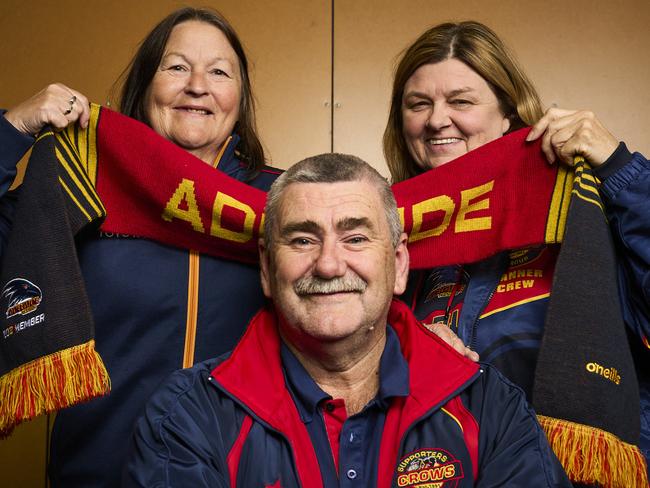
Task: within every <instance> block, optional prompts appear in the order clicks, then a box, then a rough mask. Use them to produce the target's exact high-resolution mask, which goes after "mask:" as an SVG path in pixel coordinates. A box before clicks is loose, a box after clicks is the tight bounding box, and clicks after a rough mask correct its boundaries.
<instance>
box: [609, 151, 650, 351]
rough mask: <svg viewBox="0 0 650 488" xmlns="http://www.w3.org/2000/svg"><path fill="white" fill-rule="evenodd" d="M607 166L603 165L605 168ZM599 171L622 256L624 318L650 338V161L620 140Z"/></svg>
mask: <svg viewBox="0 0 650 488" xmlns="http://www.w3.org/2000/svg"><path fill="white" fill-rule="evenodd" d="M603 166H604V167H603ZM603 166H601V167H600V168H598V169H597V171H596V174H597V176H598V177H599V178H600V179H601V180H602V184H601V187H600V188H601V193H602V196H603V201H604V203H605V207H606V213H607V218H608V219H609V222H610V228H611V229H612V234H613V237H614V241H615V245H616V249H617V253H618V255H619V293H620V295H621V303H622V305H623V318H624V320H625V323H626V324H627V325H628V327H630V329H631V330H632V331H633V332H634V333H635V334H636V335H637V336H638V337H640V338H641V339H642V340H644V342H646V345H647V340H648V339H650V205H649V204H648V197H650V162H649V161H648V160H647V159H646V158H645V157H643V156H642V155H641V154H639V153H634V154H631V153H630V152H629V151H628V150H627V148H626V147H625V144H623V143H621V144H620V145H619V147H618V149H617V150H616V151H615V152H614V154H613V155H612V156H611V157H610V159H609V160H608V161H607V162H606V163H605V164H604V165H603Z"/></svg>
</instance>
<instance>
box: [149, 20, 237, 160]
mask: <svg viewBox="0 0 650 488" xmlns="http://www.w3.org/2000/svg"><path fill="white" fill-rule="evenodd" d="M240 94H241V75H240V73H239V63H238V62H237V55H236V54H235V51H234V50H233V48H232V47H231V45H230V43H229V42H228V40H227V39H226V36H224V34H223V32H221V31H220V30H218V29H215V28H214V27H213V26H211V25H210V24H206V23H204V22H199V21H188V22H183V23H182V24H178V25H177V26H176V27H174V29H173V30H172V32H171V35H170V36H169V40H168V41H167V45H166V46H165V52H164V54H163V57H162V60H161V61H160V66H159V67H158V70H157V71H156V74H155V75H154V77H153V79H152V80H151V85H150V86H149V90H148V91H147V94H146V102H145V107H146V108H145V110H146V116H147V120H148V122H149V125H151V127H152V128H153V130H155V131H156V132H158V134H160V135H161V136H163V137H165V138H167V139H169V140H170V141H172V142H174V143H176V144H177V145H179V146H181V147H182V148H183V149H186V150H187V151H188V152H190V153H191V154H194V155H195V156H196V157H198V158H199V159H202V160H203V161H204V162H206V163H208V164H212V162H213V161H214V160H215V158H216V156H217V153H218V149H219V146H218V145H217V144H215V141H221V144H223V141H225V140H226V138H227V137H228V136H229V135H230V133H231V132H232V131H233V129H234V127H235V123H236V122H237V120H238V118H239V100H240V98H241V97H240Z"/></svg>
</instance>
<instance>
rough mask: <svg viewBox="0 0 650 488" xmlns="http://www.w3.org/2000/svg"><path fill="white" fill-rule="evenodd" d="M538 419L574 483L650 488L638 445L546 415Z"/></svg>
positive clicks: (614, 487) (616, 487)
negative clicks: (649, 487)
mask: <svg viewBox="0 0 650 488" xmlns="http://www.w3.org/2000/svg"><path fill="white" fill-rule="evenodd" d="M537 418H538V420H539V423H540V424H541V425H542V428H543V429H544V432H545V433H546V436H547V437H548V441H549V444H550V445H551V448H552V449H553V451H554V452H555V455H556V456H557V457H558V459H559V460H560V463H562V466H563V467H564V470H565V471H566V473H567V475H568V476H569V479H570V480H571V481H572V482H574V483H585V484H598V485H599V486H603V487H604V488H618V487H625V488H635V487H643V488H647V487H648V474H647V470H646V462H645V458H644V456H643V454H642V453H641V451H640V450H639V448H638V447H637V446H635V445H632V444H628V443H626V442H623V441H621V440H620V439H619V438H618V437H616V436H615V435H613V434H610V433H609V432H607V431H604V430H601V429H597V428H595V427H590V426H588V425H583V424H578V423H575V422H569V421H568V420H561V419H556V418H552V417H546V416H544V415H538V416H537Z"/></svg>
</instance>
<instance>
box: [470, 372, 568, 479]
mask: <svg viewBox="0 0 650 488" xmlns="http://www.w3.org/2000/svg"><path fill="white" fill-rule="evenodd" d="M481 370H482V375H481V376H482V378H481V379H480V380H479V381H482V388H483V394H482V395H480V394H479V395H472V398H470V399H469V402H470V410H471V411H472V412H473V413H474V415H475V416H476V418H477V419H478V422H479V467H478V479H477V483H476V485H475V486H476V487H477V488H493V487H494V488H496V487H501V486H535V487H549V488H550V487H553V488H559V487H567V488H570V487H571V486H572V485H571V483H570V482H569V479H568V478H567V476H566V474H565V473H564V470H563V469H562V466H561V465H560V462H559V461H558V460H557V458H556V457H555V454H553V451H552V450H551V448H550V447H549V445H548V442H547V441H546V436H545V434H544V432H543V431H542V428H541V426H540V425H539V423H538V422H537V417H536V416H535V412H534V411H533V410H532V408H531V407H530V406H529V405H528V403H527V402H526V399H525V397H524V393H523V391H522V390H521V389H520V388H518V387H517V386H515V385H514V384H512V383H511V382H510V381H508V380H507V379H506V378H505V377H504V376H502V375H501V373H499V372H498V371H497V370H496V369H495V368H492V367H490V366H487V365H482V368H481Z"/></svg>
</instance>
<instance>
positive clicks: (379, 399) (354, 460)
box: [281, 326, 409, 488]
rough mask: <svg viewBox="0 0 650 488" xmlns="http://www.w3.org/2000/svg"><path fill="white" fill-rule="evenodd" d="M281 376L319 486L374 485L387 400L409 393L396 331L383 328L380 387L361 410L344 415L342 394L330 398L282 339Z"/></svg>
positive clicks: (407, 374)
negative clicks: (305, 437)
mask: <svg viewBox="0 0 650 488" xmlns="http://www.w3.org/2000/svg"><path fill="white" fill-rule="evenodd" d="M281 355H282V366H283V369H284V375H285V382H286V384H287V388H288V389H289V392H290V393H291V396H292V397H293V400H294V403H295V404H296V407H297V409H298V413H299V414H300V418H301V420H302V421H303V422H304V424H305V427H306V428H307V431H308V432H309V436H310V437H311V441H312V444H313V445H314V450H315V451H316V457H317V458H318V462H319V465H320V471H321V477H322V479H323V486H324V487H326V488H327V487H362V486H363V487H365V486H376V485H377V467H378V463H379V446H380V444H381V436H382V432H383V430H384V421H385V420H386V412H387V410H388V407H389V405H390V400H391V398H393V397H397V396H408V394H409V370H408V364H407V363H406V360H405V359H404V356H403V355H402V351H401V348H400V343H399V340H398V338H397V334H396V333H395V331H394V330H393V329H392V328H391V327H390V326H387V328H386V345H385V347H384V352H383V353H382V355H381V360H380V363H379V392H378V393H377V395H376V396H375V398H373V399H372V400H371V401H370V402H369V403H368V404H367V405H366V406H365V407H364V408H363V410H362V411H361V412H359V413H357V414H356V415H353V416H351V417H348V416H347V414H346V411H345V404H344V402H343V400H342V399H332V397H331V396H330V395H328V394H327V393H325V392H324V391H323V390H321V389H320V387H319V386H318V385H317V384H316V382H315V381H314V380H313V379H312V378H311V376H309V373H307V371H306V370H305V368H304V367H303V366H302V364H300V361H298V359H297V358H296V356H294V355H293V353H292V352H291V351H290V350H289V348H288V347H287V346H286V345H285V344H284V343H282V347H281Z"/></svg>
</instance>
